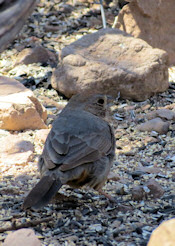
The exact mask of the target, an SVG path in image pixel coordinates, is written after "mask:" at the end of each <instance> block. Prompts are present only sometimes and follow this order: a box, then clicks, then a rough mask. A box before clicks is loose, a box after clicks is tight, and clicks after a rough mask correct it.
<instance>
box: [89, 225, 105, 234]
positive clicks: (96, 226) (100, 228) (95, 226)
mask: <svg viewBox="0 0 175 246" xmlns="http://www.w3.org/2000/svg"><path fill="white" fill-rule="evenodd" d="M89 229H90V230H91V231H96V232H100V231H102V229H103V228H102V225H101V224H93V225H90V226H89Z"/></svg>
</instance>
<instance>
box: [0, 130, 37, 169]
mask: <svg viewBox="0 0 175 246" xmlns="http://www.w3.org/2000/svg"><path fill="white" fill-rule="evenodd" d="M33 152H34V146H33V144H32V143H31V142H30V141H25V140H24V139H22V138H21V137H19V136H18V135H12V134H11V135H10V136H7V137H2V138H1V148H0V163H3V164H4V165H6V164H9V165H13V164H18V165H19V164H20V165H21V164H26V163H27V162H28V161H31V159H32V157H33Z"/></svg>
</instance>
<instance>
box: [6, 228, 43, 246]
mask: <svg viewBox="0 0 175 246" xmlns="http://www.w3.org/2000/svg"><path fill="white" fill-rule="evenodd" d="M23 245H25V246H41V242H40V241H39V239H38V238H37V237H36V236H35V233H34V231H33V230H32V229H20V230H17V231H15V232H11V233H10V234H9V235H8V236H7V238H6V239H5V241H4V244H3V246H23Z"/></svg>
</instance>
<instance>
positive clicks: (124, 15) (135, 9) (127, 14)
mask: <svg viewBox="0 0 175 246" xmlns="http://www.w3.org/2000/svg"><path fill="white" fill-rule="evenodd" d="M167 13H168V14H167ZM174 13H175V4H174V0H167V1H160V0H154V1H152V0H146V1H145V0H132V1H131V2H130V3H129V4H127V5H126V6H124V7H123V9H122V10H121V11H120V13H119V15H118V20H117V23H116V25H115V27H116V28H119V29H120V30H123V31H125V32H127V33H129V34H131V35H132V36H134V37H136V38H141V39H143V40H145V41H146V42H148V44H150V45H151V46H152V47H154V48H160V49H163V50H165V51H167V53H168V56H169V65H175V46H174V43H175V29H174Z"/></svg>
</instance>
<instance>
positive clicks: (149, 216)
mask: <svg viewBox="0 0 175 246" xmlns="http://www.w3.org/2000/svg"><path fill="white" fill-rule="evenodd" d="M105 12H106V17H107V23H108V26H111V25H112V24H113V22H114V19H115V16H116V15H117V13H118V9H117V8H113V7H112V8H106V9H105ZM101 27H102V24H101V16H100V8H99V5H97V4H87V3H78V2H76V3H75V5H73V3H72V2H61V3H60V1H58V0H53V1H45V0H42V1H40V3H39V4H38V5H37V7H36V9H35V11H34V12H33V14H32V16H31V17H30V18H29V19H28V21H27V23H26V25H25V26H24V27H23V29H22V30H21V33H20V34H19V36H18V38H17V39H16V40H15V41H14V42H13V44H11V45H10V46H9V48H8V49H7V50H6V51H4V52H3V53H1V55H0V74H1V75H4V76H8V77H12V78H15V79H17V80H18V81H20V82H21V83H23V84H24V85H25V86H26V87H28V88H30V89H31V90H33V92H34V94H35V96H36V97H37V98H38V99H39V100H40V101H41V103H42V104H43V105H44V106H45V107H46V109H47V111H48V119H47V125H48V127H49V128H50V127H51V123H52V122H53V119H54V118H55V115H57V114H58V113H59V110H60V109H61V108H62V107H63V106H64V105H65V104H66V102H67V100H66V98H64V97H62V96H61V95H58V94H57V92H56V91H55V90H53V89H52V88H51V85H50V77H51V74H52V70H53V68H52V67H51V66H50V65H49V64H47V63H43V64H39V63H37V64H29V65H24V64H22V65H21V64H18V65H15V62H16V56H17V54H18V53H19V51H21V50H23V49H24V48H29V47H32V44H33V43H34V42H35V43H37V44H42V45H43V46H44V47H46V48H47V49H49V50H50V51H53V52H54V53H55V54H57V55H58V54H59V52H60V50H61V49H62V48H63V47H65V46H66V45H68V44H70V43H72V42H73V41H75V40H77V39H78V38H80V37H81V36H82V35H85V34H87V33H92V32H94V31H95V30H98V29H99V28H101ZM169 73H170V76H169V83H170V86H169V89H168V90H167V92H165V93H162V94H159V95H156V96H154V97H152V98H150V99H148V100H146V101H144V102H133V101H128V100H121V99H120V98H119V99H116V100H115V101H114V102H113V103H112V104H111V118H112V119H110V121H111V122H112V124H113V126H114V129H115V136H116V140H117V144H116V160H115V162H114V165H113V168H112V170H111V174H110V177H109V181H108V182H107V184H106V185H105V187H104V190H105V192H107V193H109V194H110V195H111V196H113V197H114V198H115V200H116V203H110V202H109V201H107V200H106V198H105V197H103V196H102V195H99V194H98V193H96V192H94V191H93V190H75V189H74V190H72V189H70V188H69V187H63V188H62V189H61V195H58V196H57V197H55V199H54V200H53V202H52V203H51V204H49V205H48V206H46V207H45V208H43V209H42V210H41V211H27V212H25V211H23V210H22V209H21V205H22V202H23V200H24V197H25V196H26V194H27V193H28V191H29V190H30V189H31V188H32V187H33V186H34V184H35V183H36V182H37V181H38V180H39V174H38V172H37V159H38V156H39V154H40V153H41V151H42V148H43V144H44V140H45V137H46V135H47V133H48V131H49V129H44V130H25V131H20V132H17V131H15V132H14V131H5V130H0V138H1V139H3V138H4V137H6V136H11V135H14V136H17V137H19V138H22V139H23V140H25V141H30V142H31V143H32V145H33V146H34V148H33V149H32V148H31V149H30V151H31V153H32V154H31V155H30V158H29V159H27V160H28V161H27V162H25V161H24V162H23V161H18V162H16V163H12V162H8V161H5V160H4V162H3V161H2V162H1V164H0V170H1V174H0V179H1V182H0V196H1V200H0V211H1V212H0V245H1V243H3V241H4V239H5V238H6V237H7V235H8V234H9V232H10V231H11V230H15V229H19V228H33V229H34V230H35V233H36V235H37V236H38V238H39V239H40V241H41V242H42V245H49V246H52V245H53V246H56V245H65V246H67V245H82V246H84V245H94V246H95V245H105V246H110V245H117V246H125V245H127V246H135V245H139V246H141V245H142V246H144V245H147V242H148V240H149V237H150V234H151V232H152V231H153V230H154V229H155V228H156V227H157V226H158V225H159V224H160V223H161V222H162V221H163V220H167V219H170V218H172V217H174V216H175V189H174V185H175V139H174V136H175V123H174V118H173V117H172V118H171V117H168V116H169V115H170V112H169V111H166V112H167V113H166V116H164V117H163V116H161V117H160V118H162V119H163V121H164V122H168V123H169V124H168V129H167V131H165V132H163V134H160V133H158V132H157V131H158V130H157V131H156V129H155V130H154V131H150V132H145V131H143V132H141V131H139V130H138V126H139V125H140V124H141V123H144V122H147V120H148V119H147V116H148V114H149V113H150V112H152V111H155V110H157V109H161V108H164V109H169V110H171V111H173V112H174V111H175V85H174V81H175V69H174V68H170V69H169ZM117 126H118V127H117ZM11 139H12V138H11ZM9 141H10V140H9ZM11 141H12V140H11ZM1 143H3V142H2V141H1ZM12 152H13V151H12ZM9 153H10V154H12V153H11V152H10V150H9ZM27 156H28V155H27ZM7 158H8V157H7Z"/></svg>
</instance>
